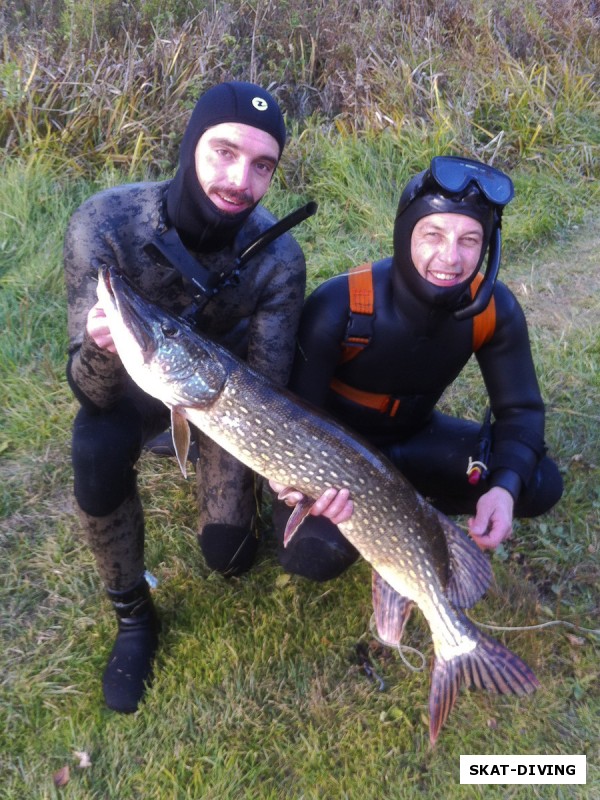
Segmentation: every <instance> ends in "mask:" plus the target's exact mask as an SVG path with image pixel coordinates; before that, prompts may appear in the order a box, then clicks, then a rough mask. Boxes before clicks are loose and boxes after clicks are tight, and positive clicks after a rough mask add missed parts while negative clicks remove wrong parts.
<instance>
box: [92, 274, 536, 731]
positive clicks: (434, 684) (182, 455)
mask: <svg viewBox="0 0 600 800" xmlns="http://www.w3.org/2000/svg"><path fill="white" fill-rule="evenodd" d="M99 297H100V299H101V302H102V304H103V306H104V309H105V312H106V314H107V317H108V321H109V325H110V328H111V333H112V335H113V339H114V342H115V345H116V347H117V351H118V353H119V356H120V358H121V360H122V362H123V364H124V366H125V368H126V369H127V371H128V372H129V373H130V375H131V377H132V378H133V379H134V380H135V381H136V382H137V383H138V384H139V385H140V387H141V388H142V389H143V390H144V391H146V392H147V393H148V394H151V395H152V396H154V397H157V398H159V399H160V400H162V401H163V402H164V403H165V404H166V405H167V406H169V407H170V409H171V418H172V429H173V436H174V441H175V445H176V450H177V452H178V458H179V463H180V465H181V467H182V470H183V471H184V473H185V463H186V456H187V448H188V446H189V425H188V423H191V424H192V425H194V426H196V427H197V428H198V429H200V430H202V431H203V432H204V433H206V434H207V435H208V436H209V437H211V438H212V439H214V440H215V441H216V442H217V443H218V444H219V445H221V446H222V447H223V448H224V449H225V450H227V451H228V452H230V453H231V454H232V455H234V456H235V457H236V458H237V459H239V460H240V461H241V462H243V463H244V464H246V465H247V466H248V467H250V468H251V469H253V470H254V471H255V472H257V473H259V474H260V475H262V476H264V477H265V478H268V479H270V480H274V481H277V482H278V483H281V484H284V485H285V486H290V487H293V488H294V489H297V490H300V491H301V492H302V493H303V494H304V495H305V496H306V497H307V498H313V499H316V498H318V497H319V496H320V495H321V494H322V493H323V492H324V491H325V490H326V489H328V488H331V487H335V488H338V489H341V488H347V489H348V490H349V491H350V494H351V497H352V501H353V504H354V512H353V514H352V516H351V518H350V519H349V520H348V521H346V522H344V523H342V524H340V526H339V528H340V530H341V532H342V533H343V534H344V536H346V537H347V538H348V540H349V541H350V542H351V543H352V544H353V545H354V546H355V547H356V549H357V550H358V551H359V552H360V553H361V555H362V556H363V558H365V559H366V560H367V561H368V562H369V563H370V564H371V565H372V566H373V569H374V570H375V573H374V583H373V597H374V601H375V611H376V615H377V620H378V627H379V629H380V630H385V629H386V625H387V626H388V629H389V631H390V633H389V637H388V638H390V639H392V640H394V641H397V640H398V639H399V637H400V635H401V632H402V628H403V627H404V624H405V622H406V619H407V617H408V615H409V613H410V610H411V608H412V606H413V605H416V606H418V608H419V609H420V611H421V612H422V613H423V615H424V617H425V619H426V620H427V622H428V624H429V627H430V629H431V634H432V640H433V645H434V652H435V658H434V663H433V667H432V675H431V693H430V702H429V710H430V738H431V741H432V743H433V742H435V740H436V738H437V735H438V733H439V730H440V728H441V726H442V724H443V723H444V721H445V719H446V717H447V716H448V713H449V712H450V709H451V708H452V705H453V703H454V700H455V698H456V694H457V692H458V689H459V687H460V684H461V683H463V682H464V683H466V684H467V685H474V686H477V687H480V688H485V689H487V690H489V691H494V692H499V693H503V694H505V693H514V694H527V693H530V692H532V691H533V690H534V689H535V688H536V687H537V686H538V682H537V679H536V678H535V676H534V675H533V673H532V672H531V670H530V669H529V668H528V667H527V665H526V664H524V662H522V661H521V660H520V659H519V658H518V657H517V656H516V655H514V654H513V653H511V652H510V651H509V650H507V649H506V648H505V647H504V646H503V645H501V644H499V643H498V642H495V641H494V640H492V639H490V638H489V637H487V636H485V635H484V634H482V633H480V632H479V631H478V630H477V629H476V628H475V627H474V626H473V625H472V624H471V623H470V622H469V620H468V619H467V618H466V617H465V616H464V614H463V613H462V612H461V611H460V609H461V608H465V607H469V606H471V605H473V604H474V603H475V602H476V601H477V600H478V599H479V598H480V597H481V595H482V594H483V593H484V592H485V589H486V588H487V586H488V584H489V581H490V579H491V573H490V569H489V564H488V561H487V559H486V558H485V557H484V556H483V554H482V553H481V552H480V551H479V550H478V548H477V547H476V546H475V545H474V544H473V542H472V541H471V540H470V539H469V537H468V536H466V534H464V533H463V532H462V531H461V530H460V529H459V528H457V527H456V526H455V525H454V524H453V523H452V522H451V521H450V520H448V519H447V518H446V517H444V516H443V515H442V514H440V513H438V512H437V511H436V510H435V509H433V508H432V507H431V506H430V505H429V504H428V503H426V502H425V501H424V500H423V499H422V498H421V497H420V496H419V495H418V494H417V493H416V492H415V490H414V489H413V488H412V487H411V486H410V484H409V483H408V482H407V481H406V480H405V478H404V477H403V476H402V475H401V474H400V473H399V472H398V470H396V469H395V467H394V466H393V465H392V464H390V463H389V462H388V461H387V460H386V459H385V458H383V457H382V456H381V454H379V453H378V452H377V451H376V450H375V449H374V448H372V447H370V446H369V445H368V444H367V443H365V442H362V441H360V440H358V439H357V438H355V437H354V436H352V435H351V434H350V433H349V432H348V431H346V430H345V429H344V428H342V427H341V426H339V425H338V424H337V423H335V422H334V421H333V420H331V419H330V418H328V417H326V416H325V415H323V414H321V413H320V412H317V411H315V410H314V409H313V408H311V407H309V406H307V405H306V404H304V403H302V402H301V401H300V400H299V399H298V398H297V397H295V396H293V395H292V394H290V393H289V392H286V391H284V390H281V389H278V388H276V387H274V386H273V385H272V384H271V383H270V382H269V381H268V379H267V378H265V377H264V376H262V375H260V374H259V373H257V372H255V371H253V370H252V369H250V368H249V367H248V365H247V364H245V363H244V362H242V361H240V360H239V359H238V358H236V357H235V356H234V355H232V354H231V353H230V352H228V351H227V350H225V349H223V348H222V347H220V346H219V345H217V344H215V343H214V342H211V341H210V340H208V339H206V338H205V337H202V336H200V335H199V334H197V333H195V332H194V331H192V330H191V329H190V328H189V327H188V326H187V325H186V324H185V323H184V322H182V321H181V320H177V319H174V318H173V317H171V316H170V315H167V314H165V313H164V312H162V311H161V310H160V309H158V308H157V307H156V306H154V305H152V304H150V303H148V302H146V301H145V300H143V299H142V298H140V297H139V296H138V295H137V294H136V293H135V292H133V290H132V289H131V288H130V287H129V285H128V284H126V283H125V282H124V281H123V280H122V279H121V278H120V277H119V276H118V275H116V274H114V273H112V272H111V273H106V272H105V273H102V274H101V276H100V282H99ZM306 512H307V509H306V508H300V510H299V511H298V512H297V513H296V515H292V517H293V520H292V521H291V523H290V524H291V525H292V526H294V525H296V524H298V522H300V521H301V519H302V517H303V515H304V514H305V513H306ZM296 517H297V518H298V519H297V520H296ZM386 608H387V609H391V610H393V612H394V613H395V614H396V619H395V620H394V619H391V618H390V616H389V615H387V616H386V614H385V609H386Z"/></svg>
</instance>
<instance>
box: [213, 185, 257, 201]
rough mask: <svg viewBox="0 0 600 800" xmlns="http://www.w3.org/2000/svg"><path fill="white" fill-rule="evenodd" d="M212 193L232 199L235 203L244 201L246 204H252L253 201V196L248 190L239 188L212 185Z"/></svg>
mask: <svg viewBox="0 0 600 800" xmlns="http://www.w3.org/2000/svg"><path fill="white" fill-rule="evenodd" d="M212 191H213V193H216V194H219V195H221V196H222V197H225V198H226V199H227V200H233V201H234V202H236V203H240V204H241V203H244V204H247V205H252V204H253V203H254V197H253V196H252V195H251V194H250V192H246V191H243V190H240V189H231V188H229V187H227V186H214V187H213V190H212Z"/></svg>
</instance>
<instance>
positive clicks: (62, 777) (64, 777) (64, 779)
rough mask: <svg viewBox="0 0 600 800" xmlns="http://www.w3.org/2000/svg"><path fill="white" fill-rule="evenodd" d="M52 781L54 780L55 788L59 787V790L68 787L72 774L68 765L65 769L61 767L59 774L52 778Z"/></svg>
mask: <svg viewBox="0 0 600 800" xmlns="http://www.w3.org/2000/svg"><path fill="white" fill-rule="evenodd" d="M52 779H53V780H54V785H55V786H58V787H59V788H60V787H61V786H66V785H67V783H68V782H69V780H70V779H71V773H70V771H69V766H68V764H66V765H65V766H64V767H61V769H59V770H58V772H55V773H54V775H53V776H52Z"/></svg>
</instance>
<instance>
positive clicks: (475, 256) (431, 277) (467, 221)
mask: <svg viewBox="0 0 600 800" xmlns="http://www.w3.org/2000/svg"><path fill="white" fill-rule="evenodd" d="M482 245H483V227H482V225H481V223H480V222H478V221H477V220H475V219H473V218H472V217H468V216H466V215H465V214H452V213H442V214H429V215H428V216H426V217H422V218H421V219H420V220H419V221H418V222H417V224H416V225H415V227H414V228H413V232H412V236H411V258H412V262H413V264H414V266H415V268H416V270H417V272H418V273H419V275H420V276H421V277H422V278H425V280H427V281H429V283H432V284H433V285H435V286H443V287H452V286H456V285H457V284H459V283H463V282H464V281H466V280H468V279H469V278H470V277H471V276H472V275H473V273H474V272H475V270H476V269H477V265H478V264H479V258H480V255H481V248H482Z"/></svg>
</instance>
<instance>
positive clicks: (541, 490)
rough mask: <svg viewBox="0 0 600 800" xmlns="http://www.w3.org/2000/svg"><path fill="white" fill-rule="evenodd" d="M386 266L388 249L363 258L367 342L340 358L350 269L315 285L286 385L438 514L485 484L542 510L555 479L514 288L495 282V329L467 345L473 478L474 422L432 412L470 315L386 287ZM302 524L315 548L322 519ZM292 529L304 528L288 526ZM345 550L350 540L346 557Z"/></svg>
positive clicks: (470, 509) (467, 506)
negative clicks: (370, 298)
mask: <svg viewBox="0 0 600 800" xmlns="http://www.w3.org/2000/svg"><path fill="white" fill-rule="evenodd" d="M393 269H394V267H393V260H392V259H391V258H388V259H384V260H382V261H379V262H377V263H375V264H374V265H373V285H374V303H375V307H374V314H373V316H372V318H371V322H372V330H371V338H370V343H369V344H368V345H367V346H366V347H365V348H364V349H363V350H362V351H361V352H360V353H359V354H358V355H357V356H356V357H355V358H353V359H351V360H348V361H346V362H345V363H341V356H342V343H343V342H344V339H345V337H346V328H347V324H348V319H349V315H350V308H349V307H350V297H349V284H348V276H347V275H339V276H336V277H334V278H332V279H330V280H328V281H326V282H325V283H324V284H322V285H321V286H319V287H318V288H317V289H316V290H315V291H314V292H313V294H312V295H311V296H310V297H309V298H308V300H307V302H306V305H305V308H304V311H303V314H302V319H301V323H300V330H299V335H298V347H297V352H296V358H295V362H294V368H293V371H292V377H291V382H290V387H291V388H292V389H293V391H295V392H296V393H297V394H299V395H300V396H302V397H303V398H305V399H307V400H309V401H311V402H312V403H314V404H315V405H316V406H318V407H320V408H323V409H325V410H326V411H327V412H329V413H330V414H331V415H332V416H333V417H335V418H336V419H338V420H339V421H341V422H342V423H343V424H345V425H346V426H347V427H349V428H350V429H352V430H354V431H356V432H357V433H359V434H361V435H362V436H363V437H365V438H366V439H367V440H369V441H370V442H371V443H373V444H374V445H375V446H377V447H378V448H379V449H381V450H382V452H384V453H385V454H386V455H387V456H388V457H389V458H390V459H391V461H392V462H393V463H394V464H396V465H397V466H398V467H399V469H400V470H401V471H402V472H403V473H404V475H405V476H406V477H407V478H408V479H409V480H410V481H411V483H412V484H413V485H414V486H415V488H416V489H417V490H418V491H419V492H421V494H423V495H424V496H426V497H427V498H428V499H430V501H431V502H432V503H433V504H434V505H435V506H436V507H437V508H438V509H440V510H441V511H444V512H445V513H450V514H459V513H469V514H472V513H474V511H475V505H476V502H477V499H478V498H479V497H480V496H481V495H482V494H483V493H484V492H486V491H488V490H489V489H490V488H491V487H493V486H500V487H503V488H504V489H506V490H508V491H509V492H510V493H511V494H512V496H513V497H514V498H515V501H516V502H515V515H516V516H535V515H538V514H541V513H543V512H545V511H547V510H548V509H549V508H550V507H551V506H552V505H554V503H556V502H557V500H558V499H559V497H560V495H561V492H562V481H561V478H560V475H559V473H558V470H557V468H556V466H555V464H554V463H553V462H552V461H551V460H550V459H548V458H547V457H546V456H545V455H544V454H545V447H544V404H543V402H542V398H541V395H540V391H539V387H538V383H537V379H536V375H535V369H534V365H533V360H532V357H531V350H530V345H529V337H528V332H527V325H526V321H525V317H524V314H523V311H522V309H521V307H520V306H519V304H518V302H517V300H516V299H515V297H514V295H513V294H512V293H511V292H510V290H509V289H508V288H507V287H506V286H505V285H504V284H502V283H500V282H498V283H497V285H496V287H495V290H494V300H495V306H496V325H495V330H494V333H493V336H492V337H491V339H490V341H488V342H487V343H486V344H484V345H483V347H481V348H480V349H479V350H478V352H477V353H476V358H477V361H478V364H479V367H480V370H481V374H482V376H483V379H484V382H485V386H486V390H487V393H488V395H489V400H490V404H491V409H492V412H493V416H494V420H495V421H494V423H493V426H492V456H491V460H490V463H489V468H490V472H489V477H488V478H486V479H485V480H481V481H480V482H479V483H478V484H477V485H476V486H474V485H472V484H471V483H469V481H468V480H467V475H466V472H467V466H468V462H469V456H472V457H475V455H476V452H477V439H478V436H479V433H480V430H481V423H478V422H470V421H467V420H464V419H459V418H455V417H451V416H448V415H445V414H442V413H441V412H440V411H438V410H436V405H437V403H438V401H439V400H440V398H441V396H442V394H443V393H444V391H445V389H446V388H447V387H448V386H449V385H450V384H451V383H452V382H453V381H454V380H455V379H456V378H457V377H458V375H459V374H460V372H461V371H462V369H463V368H464V366H465V365H466V363H467V361H468V360H469V359H470V358H471V356H472V355H473V320H472V319H467V320H463V321H457V320H456V319H455V317H454V315H453V313H452V311H449V310H448V309H446V308H444V307H440V306H433V305H430V304H426V303H425V302H424V301H422V300H420V299H418V298H417V297H416V296H415V295H414V294H412V293H411V292H410V291H408V290H407V289H406V287H405V286H399V285H396V286H394V285H393V274H394V273H393ZM332 379H338V380H339V381H342V382H343V383H344V384H346V385H349V386H351V387H353V388H354V389H357V390H361V391H363V392H371V393H373V392H374V393H377V394H382V395H391V396H392V398H393V399H394V400H398V401H399V404H394V408H397V411H396V413H395V414H394V415H393V416H391V415H390V414H389V413H381V412H379V411H376V410H372V409H370V408H367V407H365V406H364V405H361V404H359V403H357V402H354V401H353V400H351V399H348V397H346V396H342V395H341V394H339V393H338V392H336V391H334V390H333V389H332V388H331V382H332ZM280 513H282V515H283V516H285V512H284V511H282V510H281V509H280ZM279 524H281V523H279ZM304 525H305V526H306V529H305V531H304V532H303V535H304V536H305V537H307V538H310V537H314V540H313V543H312V544H313V549H315V548H316V547H317V546H318V545H317V543H316V540H318V539H319V537H320V534H319V532H318V531H317V528H319V529H321V530H323V531H327V524H326V521H325V522H323V521H321V520H317V521H315V520H314V518H313V520H309V524H308V525H306V522H305V523H304ZM311 526H312V528H313V530H312V531H311ZM331 527H333V526H331ZM301 534H302V528H301V529H300V530H299V531H298V534H296V536H297V537H298V536H300V535H301ZM329 534H331V530H329V532H328V533H327V532H325V533H324V534H323V536H325V537H326V536H327V535H329ZM340 546H343V544H341V545H340ZM307 549H308V546H307ZM355 557H356V554H355V553H353V552H352V550H351V549H348V550H347V561H348V563H350V562H351V561H352V560H353V559H354V558H355Z"/></svg>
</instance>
